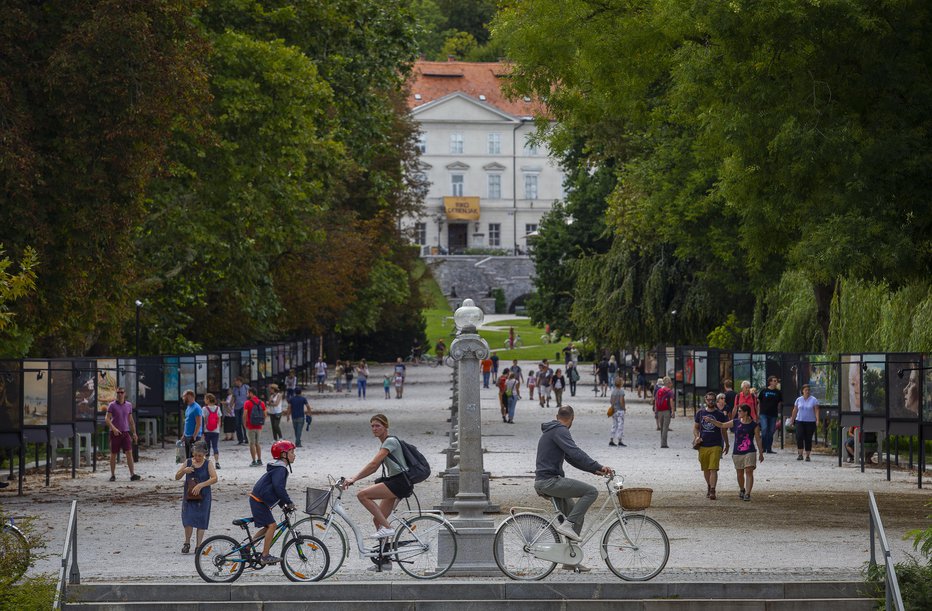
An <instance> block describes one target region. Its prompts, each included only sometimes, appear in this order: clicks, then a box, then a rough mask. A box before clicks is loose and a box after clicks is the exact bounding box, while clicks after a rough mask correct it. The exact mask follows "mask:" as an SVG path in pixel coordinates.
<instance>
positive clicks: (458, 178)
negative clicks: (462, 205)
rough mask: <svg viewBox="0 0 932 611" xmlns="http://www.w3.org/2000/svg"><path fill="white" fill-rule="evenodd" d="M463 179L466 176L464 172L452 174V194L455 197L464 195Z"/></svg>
mask: <svg viewBox="0 0 932 611" xmlns="http://www.w3.org/2000/svg"><path fill="white" fill-rule="evenodd" d="M463 181H464V177H463V175H462V174H453V175H452V176H450V195H452V196H453V197H463Z"/></svg>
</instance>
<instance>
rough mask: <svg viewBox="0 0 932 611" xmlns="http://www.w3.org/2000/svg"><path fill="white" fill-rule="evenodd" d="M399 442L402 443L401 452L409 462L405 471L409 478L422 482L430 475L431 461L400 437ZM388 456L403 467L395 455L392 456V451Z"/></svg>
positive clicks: (417, 482)
mask: <svg viewBox="0 0 932 611" xmlns="http://www.w3.org/2000/svg"><path fill="white" fill-rule="evenodd" d="M395 439H397V440H398V443H399V444H400V445H401V453H402V454H403V455H404V457H405V462H406V463H408V470H407V471H405V474H407V476H408V480H409V481H410V482H411V483H412V484H420V483H421V482H423V481H424V480H425V479H427V478H428V477H430V463H429V462H427V459H426V458H424V455H423V454H421V452H420V451H419V450H418V449H417V448H416V447H414V446H413V445H411V444H410V443H408V442H407V441H404V440H403V439H398V438H397V437H395ZM388 457H389V458H391V459H392V462H393V463H395V464H396V465H398V466H399V467H401V465H400V464H398V461H397V460H395V457H394V456H392V453H391V452H389V453H388Z"/></svg>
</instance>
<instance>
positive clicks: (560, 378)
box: [550, 369, 566, 407]
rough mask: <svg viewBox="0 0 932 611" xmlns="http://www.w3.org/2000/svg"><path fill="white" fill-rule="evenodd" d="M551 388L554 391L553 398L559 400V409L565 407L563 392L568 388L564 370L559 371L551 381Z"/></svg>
mask: <svg viewBox="0 0 932 611" xmlns="http://www.w3.org/2000/svg"><path fill="white" fill-rule="evenodd" d="M550 387H551V388H552V389H553V398H554V399H556V400H557V407H560V406H562V405H563V390H564V389H565V388H566V377H565V376H564V375H563V370H562V369H557V370H556V371H555V372H554V374H553V378H551V380H550Z"/></svg>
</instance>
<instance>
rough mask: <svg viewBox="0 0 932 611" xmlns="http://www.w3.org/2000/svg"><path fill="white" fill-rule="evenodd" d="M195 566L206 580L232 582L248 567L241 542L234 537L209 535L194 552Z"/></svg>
mask: <svg viewBox="0 0 932 611" xmlns="http://www.w3.org/2000/svg"><path fill="white" fill-rule="evenodd" d="M194 568H196V569H197V574H198V575H200V576H201V579H203V580H204V581H209V582H211V583H232V582H234V581H236V580H237V579H239V576H240V575H242V574H243V569H244V568H246V558H245V556H244V554H243V550H241V549H240V543H239V542H237V541H236V539H234V538H233V537H228V536H226V535H214V536H213V537H208V538H207V539H206V540H205V541H204V542H203V543H201V546H200V547H199V548H197V551H196V552H195V554H194Z"/></svg>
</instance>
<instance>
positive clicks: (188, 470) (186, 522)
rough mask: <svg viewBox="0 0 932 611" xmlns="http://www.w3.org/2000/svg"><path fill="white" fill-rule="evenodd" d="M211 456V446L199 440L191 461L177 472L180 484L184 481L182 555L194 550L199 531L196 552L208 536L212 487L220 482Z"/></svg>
mask: <svg viewBox="0 0 932 611" xmlns="http://www.w3.org/2000/svg"><path fill="white" fill-rule="evenodd" d="M207 453H208V449H207V444H205V443H204V442H203V441H198V442H197V443H195V444H194V446H193V447H192V448H191V458H189V459H187V460H185V461H184V462H183V463H182V464H181V467H180V468H179V469H178V472H177V473H175V480H176V481H177V480H179V479H181V478H182V477H183V478H184V488H183V492H182V500H181V525H182V526H184V545H182V546H181V553H182V554H187V553H188V552H190V551H191V532H192V531H193V530H194V529H197V539H196V544H195V546H194V549H195V550H196V549H198V548H199V547H201V541H203V540H204V533H205V532H207V528H208V526H209V525H210V501H211V494H210V486H211V485H212V484H216V483H217V472H216V471H215V470H214V464H213V463H212V462H211V461H210V460H208V459H207Z"/></svg>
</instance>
